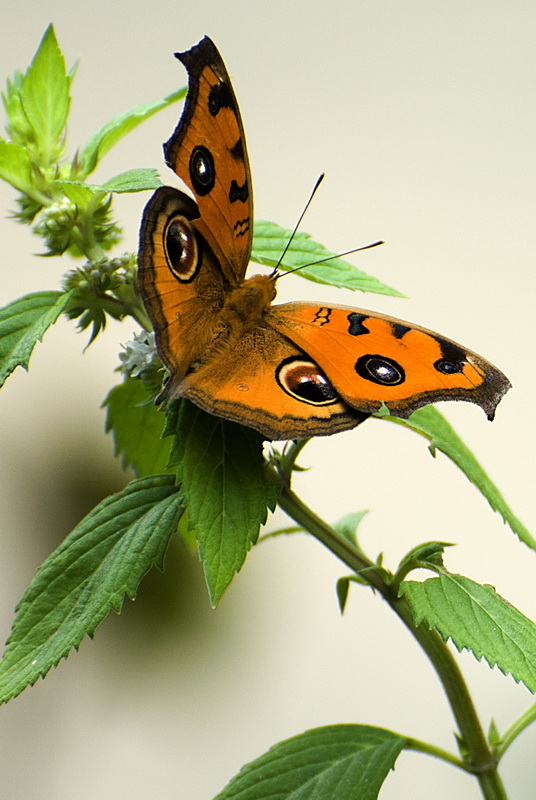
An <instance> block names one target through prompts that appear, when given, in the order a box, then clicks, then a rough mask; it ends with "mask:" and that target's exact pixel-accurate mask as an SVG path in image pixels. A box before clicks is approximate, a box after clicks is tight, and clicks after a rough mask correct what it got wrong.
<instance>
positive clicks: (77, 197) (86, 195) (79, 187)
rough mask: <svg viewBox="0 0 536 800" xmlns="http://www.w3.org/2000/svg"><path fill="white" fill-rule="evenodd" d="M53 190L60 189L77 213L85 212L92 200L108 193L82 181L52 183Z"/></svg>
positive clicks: (99, 187)
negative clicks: (73, 205)
mask: <svg viewBox="0 0 536 800" xmlns="http://www.w3.org/2000/svg"><path fill="white" fill-rule="evenodd" d="M52 187H53V188H54V189H60V190H61V191H62V192H63V194H64V195H65V196H66V197H68V198H69V200H70V201H71V203H74V204H75V206H76V207H77V208H78V210H79V211H87V209H88V208H89V205H90V203H92V202H93V200H94V198H99V197H101V198H102V197H105V196H106V194H108V192H109V191H110V190H109V189H104V188H103V187H101V186H94V185H92V184H91V183H84V182H83V181H54V183H53V184H52Z"/></svg>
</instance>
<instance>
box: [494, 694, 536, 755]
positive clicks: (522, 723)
mask: <svg viewBox="0 0 536 800" xmlns="http://www.w3.org/2000/svg"><path fill="white" fill-rule="evenodd" d="M535 721H536V703H535V704H534V705H533V706H531V707H530V708H529V709H527V711H525V713H524V714H522V715H521V716H520V717H519V719H516V721H515V722H514V723H513V724H512V725H510V727H509V728H508V730H507V731H506V733H505V734H504V736H503V737H502V740H501V743H500V745H499V746H498V747H497V755H498V758H499V759H500V758H502V756H503V755H504V754H505V753H506V751H507V750H508V748H509V747H510V745H511V744H512V742H513V741H514V740H515V739H516V738H517V737H518V736H519V734H520V733H521V732H522V731H524V730H525V728H527V727H528V726H529V725H530V724H531V723H532V722H535Z"/></svg>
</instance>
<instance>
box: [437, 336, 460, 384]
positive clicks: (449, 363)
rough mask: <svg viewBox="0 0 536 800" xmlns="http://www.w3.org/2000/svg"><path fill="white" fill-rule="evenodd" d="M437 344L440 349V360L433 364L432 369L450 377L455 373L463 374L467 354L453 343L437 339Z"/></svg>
mask: <svg viewBox="0 0 536 800" xmlns="http://www.w3.org/2000/svg"><path fill="white" fill-rule="evenodd" d="M436 341H437V343H438V344H439V346H440V347H441V358H438V360H437V361H435V362H434V367H435V369H436V370H437V371H438V372H442V373H443V375H452V374H453V373H456V372H463V368H464V366H465V365H466V364H467V353H466V352H465V351H464V350H462V348H461V347H459V345H457V344H454V342H448V341H446V340H445V339H440V338H439V337H438V338H437V340H436Z"/></svg>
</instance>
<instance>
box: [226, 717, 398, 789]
mask: <svg viewBox="0 0 536 800" xmlns="http://www.w3.org/2000/svg"><path fill="white" fill-rule="evenodd" d="M405 744H406V739H404V738H403V737H401V736H398V735H397V734H396V733H392V732H391V731H387V730H384V729H382V728H373V727H369V726H366V725H331V726H326V727H324V728H315V729H313V730H309V731H306V732H305V733H302V734H300V735H299V736H294V737H293V738H292V739H286V740H285V741H283V742H279V743H278V744H276V745H274V746H273V747H272V748H271V749H270V750H268V752H267V753H265V754H264V755H262V756H261V757H260V758H257V759H255V761H251V762H250V763H249V764H246V765H245V766H244V767H243V768H242V769H241V771H240V772H239V773H238V775H236V776H235V777H234V778H233V779H232V780H231V781H230V782H229V784H228V785H227V786H226V787H225V789H224V790H223V791H222V792H220V794H218V795H217V796H216V798H215V800H351V798H352V799H355V800H375V798H377V797H378V793H379V791H380V788H381V786H382V784H383V782H384V780H385V778H386V777H387V775H388V774H389V771H390V770H391V769H393V768H394V764H395V761H396V759H397V757H398V755H399V753H400V752H401V750H402V749H403V748H404V745H405Z"/></svg>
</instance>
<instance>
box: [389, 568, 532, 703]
mask: <svg viewBox="0 0 536 800" xmlns="http://www.w3.org/2000/svg"><path fill="white" fill-rule="evenodd" d="M400 594H402V595H404V596H405V597H406V598H407V600H408V602H409V604H410V606H411V611H412V613H413V617H414V619H415V624H416V625H419V624H420V623H421V622H422V621H424V622H425V623H426V624H427V625H428V627H429V628H436V630H437V631H438V632H439V634H440V635H441V637H442V639H444V641H447V640H448V639H452V641H453V642H454V644H455V646H456V648H457V649H458V650H460V651H461V650H463V649H464V648H465V649H467V650H470V651H471V652H472V653H473V655H474V656H475V657H476V658H477V659H478V660H479V661H480V660H481V659H482V658H484V659H485V660H486V661H487V662H488V664H489V665H490V667H493V666H497V667H499V669H500V670H501V672H503V673H504V674H505V675H506V674H508V673H510V674H511V675H512V677H513V678H514V680H515V681H521V682H522V683H524V684H525V686H526V687H527V689H529V690H530V691H531V692H536V625H535V624H534V622H532V621H531V620H530V619H528V618H527V617H525V616H524V615H523V614H522V613H521V612H520V611H518V610H517V609H516V608H514V607H513V606H511V605H510V604H509V603H507V602H506V600H503V598H502V597H501V596H500V595H498V594H497V593H496V591H495V589H494V588H493V586H482V585H481V584H479V583H475V582H474V581H472V580H470V579H469V578H465V577H464V576H463V575H451V574H449V573H447V572H444V573H443V572H442V573H441V575H440V576H439V577H437V578H428V580H425V581H423V582H422V583H418V582H417V581H404V582H403V583H401V584H400Z"/></svg>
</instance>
